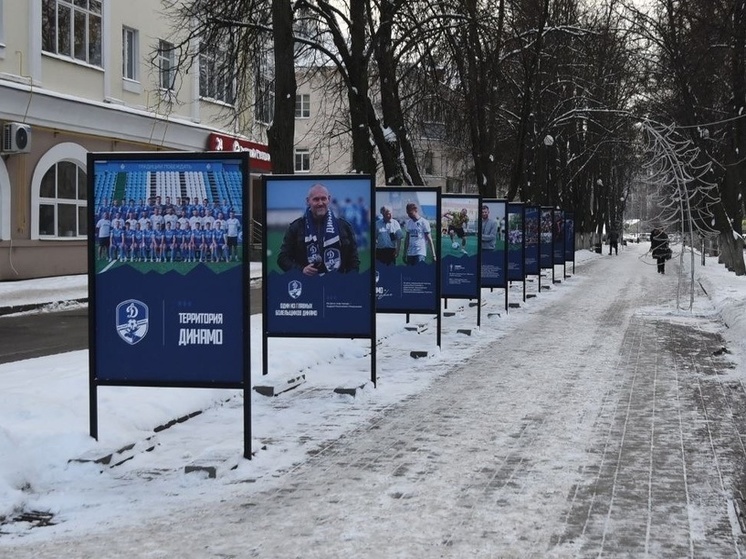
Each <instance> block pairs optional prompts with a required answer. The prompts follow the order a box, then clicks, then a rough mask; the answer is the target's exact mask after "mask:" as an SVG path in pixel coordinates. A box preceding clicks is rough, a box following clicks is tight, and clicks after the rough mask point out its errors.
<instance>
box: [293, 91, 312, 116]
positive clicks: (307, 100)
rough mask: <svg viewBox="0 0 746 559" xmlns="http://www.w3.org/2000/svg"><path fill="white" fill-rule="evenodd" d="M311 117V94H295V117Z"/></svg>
mask: <svg viewBox="0 0 746 559" xmlns="http://www.w3.org/2000/svg"><path fill="white" fill-rule="evenodd" d="M310 117H311V96H310V95H309V94H308V93H301V94H299V95H296V96H295V118H310Z"/></svg>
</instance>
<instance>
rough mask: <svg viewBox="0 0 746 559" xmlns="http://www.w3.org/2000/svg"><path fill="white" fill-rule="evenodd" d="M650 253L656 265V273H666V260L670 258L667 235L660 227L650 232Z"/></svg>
mask: <svg viewBox="0 0 746 559" xmlns="http://www.w3.org/2000/svg"><path fill="white" fill-rule="evenodd" d="M650 252H651V253H652V254H653V258H655V260H656V262H657V263H658V273H659V274H665V273H666V260H668V259H669V258H671V249H670V248H669V246H668V235H667V234H666V232H665V231H664V230H663V228H661V227H655V228H653V230H652V231H651V232H650Z"/></svg>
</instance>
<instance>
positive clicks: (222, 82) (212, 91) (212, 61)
mask: <svg viewBox="0 0 746 559" xmlns="http://www.w3.org/2000/svg"><path fill="white" fill-rule="evenodd" d="M233 67H235V65H234V64H231V63H230V57H229V56H228V53H226V52H225V51H221V50H218V49H206V51H205V52H203V53H202V54H200V56H199V95H200V97H206V98H208V99H214V100H216V101H221V102H223V103H227V104H228V105H233V103H234V102H235V100H236V95H235V87H234V80H233V73H232V72H231V68H233Z"/></svg>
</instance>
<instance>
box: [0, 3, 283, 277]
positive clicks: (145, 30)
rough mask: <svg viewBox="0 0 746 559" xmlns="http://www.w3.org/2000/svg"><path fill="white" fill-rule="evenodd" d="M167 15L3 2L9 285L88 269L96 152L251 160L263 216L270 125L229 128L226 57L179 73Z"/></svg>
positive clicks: (1, 188)
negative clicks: (215, 154)
mask: <svg viewBox="0 0 746 559" xmlns="http://www.w3.org/2000/svg"><path fill="white" fill-rule="evenodd" d="M160 9H161V5H160V2H156V1H154V0H127V1H119V0H117V1H113V0H30V1H27V2H19V1H18V0H0V126H1V127H2V128H1V129H0V130H1V131H2V133H3V137H2V140H3V141H2V145H1V146H0V147H2V149H0V151H1V152H2V153H1V154H0V280H12V279H25V278H34V277H44V276H56V275H67V274H80V273H85V272H86V271H87V250H86V246H87V244H86V241H87V235H88V231H87V219H86V215H87V214H86V212H87V191H86V188H87V184H86V180H87V179H86V154H87V153H88V152H107V151H153V150H168V151H174V150H178V151H181V150H186V151H205V150H215V149H226V150H232V149H249V150H252V151H251V154H252V186H251V192H250V193H249V196H250V197H251V198H252V200H253V199H254V198H255V197H256V200H257V203H250V206H251V207H252V210H253V211H254V212H255V213H256V215H253V217H254V218H255V219H256V218H257V216H259V215H261V203H260V201H259V200H260V195H259V194H260V190H261V179H260V176H259V175H260V173H262V172H267V171H269V170H270V169H271V164H270V162H269V155H268V152H267V150H266V146H265V145H264V144H263V143H261V142H262V141H263V138H264V137H265V133H266V131H265V128H266V126H265V125H264V124H263V123H262V122H259V121H252V122H243V121H242V120H241V119H242V117H241V115H240V114H238V112H237V111H236V114H235V115H234V118H232V119H231V118H230V113H231V107H232V105H233V103H234V101H235V99H234V98H233V95H234V87H233V84H232V83H230V82H229V81H228V82H226V81H224V80H217V79H211V75H210V73H211V68H212V67H213V66H212V65H213V64H214V63H215V59H216V58H219V57H220V53H219V52H216V53H215V54H214V56H212V57H209V56H204V57H202V58H201V60H200V62H199V64H197V63H195V67H194V68H193V69H192V71H190V72H188V73H186V74H184V75H179V74H177V73H176V72H175V65H176V60H175V52H174V50H173V44H172V43H170V42H169V37H171V36H172V33H173V29H171V28H170V27H169V25H168V22H166V21H165V20H164V18H163V17H161V16H160V12H159V10H160ZM226 114H227V115H228V119H226ZM226 120H229V121H230V122H229V124H227V125H226ZM236 132H242V133H243V135H238V134H236ZM249 135H250V137H251V138H256V139H257V141H255V142H250V141H249V140H250V137H249ZM254 173H255V174H254ZM153 188H154V189H155V186H154V187H153Z"/></svg>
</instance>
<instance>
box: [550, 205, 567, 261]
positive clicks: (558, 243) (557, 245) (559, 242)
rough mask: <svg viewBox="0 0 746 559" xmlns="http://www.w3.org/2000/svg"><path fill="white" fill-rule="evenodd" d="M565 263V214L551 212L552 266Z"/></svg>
mask: <svg viewBox="0 0 746 559" xmlns="http://www.w3.org/2000/svg"><path fill="white" fill-rule="evenodd" d="M564 263H565V212H564V211H562V210H557V209H555V210H553V211H552V264H553V265H556V266H558V265H561V264H564Z"/></svg>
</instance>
